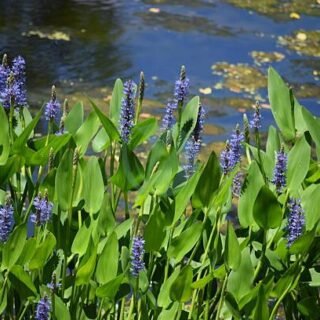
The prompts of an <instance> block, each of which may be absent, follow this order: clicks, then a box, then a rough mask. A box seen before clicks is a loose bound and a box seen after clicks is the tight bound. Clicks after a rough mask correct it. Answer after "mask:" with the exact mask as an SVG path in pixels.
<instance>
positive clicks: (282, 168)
mask: <svg viewBox="0 0 320 320" xmlns="http://www.w3.org/2000/svg"><path fill="white" fill-rule="evenodd" d="M286 173H287V155H286V154H285V152H284V148H283V146H282V147H281V149H280V151H279V152H277V155H276V165H275V168H274V171H273V178H272V180H271V182H272V183H273V184H274V185H275V186H276V190H277V192H278V193H281V192H282V191H283V188H285V186H286V180H287V179H286Z"/></svg>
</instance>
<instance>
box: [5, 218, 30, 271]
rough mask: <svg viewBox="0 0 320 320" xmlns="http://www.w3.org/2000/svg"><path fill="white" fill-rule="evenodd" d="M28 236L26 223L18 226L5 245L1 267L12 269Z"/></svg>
mask: <svg viewBox="0 0 320 320" xmlns="http://www.w3.org/2000/svg"><path fill="white" fill-rule="evenodd" d="M26 238H27V226H26V225H25V224H22V225H19V226H18V227H16V228H15V229H14V230H13V232H12V233H11V235H10V236H9V239H8V241H7V242H6V243H5V244H4V246H3V251H2V265H1V269H2V270H5V269H8V270H10V269H11V267H12V266H13V265H14V264H15V263H16V261H17V260H18V258H19V257H20V255H21V253H22V250H23V248H24V245H25V243H26Z"/></svg>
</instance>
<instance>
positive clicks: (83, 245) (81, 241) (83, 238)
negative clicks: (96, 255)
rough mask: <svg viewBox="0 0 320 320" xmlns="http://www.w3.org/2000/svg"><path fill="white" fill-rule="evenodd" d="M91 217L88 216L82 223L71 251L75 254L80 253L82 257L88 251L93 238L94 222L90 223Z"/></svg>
mask: <svg viewBox="0 0 320 320" xmlns="http://www.w3.org/2000/svg"><path fill="white" fill-rule="evenodd" d="M89 219H90V218H88V219H87V220H86V221H85V222H84V223H83V224H82V226H81V228H80V229H79V230H78V232H77V234H76V236H75V238H74V240H73V243H72V246H71V252H72V253H74V254H78V255H79V258H80V257H82V256H83V255H84V254H85V253H86V252H87V249H88V245H89V241H90V238H91V230H92V224H90V221H89Z"/></svg>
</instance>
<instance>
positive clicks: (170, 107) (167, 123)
mask: <svg viewBox="0 0 320 320" xmlns="http://www.w3.org/2000/svg"><path fill="white" fill-rule="evenodd" d="M175 109H177V104H176V103H175V102H173V101H169V102H168V103H167V107H166V113H165V115H164V117H163V119H162V128H163V129H164V130H170V129H172V127H173V125H174V123H175V118H174V114H173V112H174V110H175Z"/></svg>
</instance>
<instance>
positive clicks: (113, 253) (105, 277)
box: [96, 232, 119, 284]
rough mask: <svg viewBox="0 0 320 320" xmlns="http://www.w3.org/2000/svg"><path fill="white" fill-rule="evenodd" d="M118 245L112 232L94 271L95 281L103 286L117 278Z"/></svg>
mask: <svg viewBox="0 0 320 320" xmlns="http://www.w3.org/2000/svg"><path fill="white" fill-rule="evenodd" d="M118 263H119V245H118V238H117V235H116V233H115V232H112V233H111V234H110V236H109V237H108V240H107V242H106V244H105V246H104V248H103V250H102V252H101V255H100V256H99V259H98V263H97V270H96V278H97V281H98V282H99V283H101V284H105V283H107V282H109V281H111V280H112V279H114V278H115V277H116V276H117V272H118Z"/></svg>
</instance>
